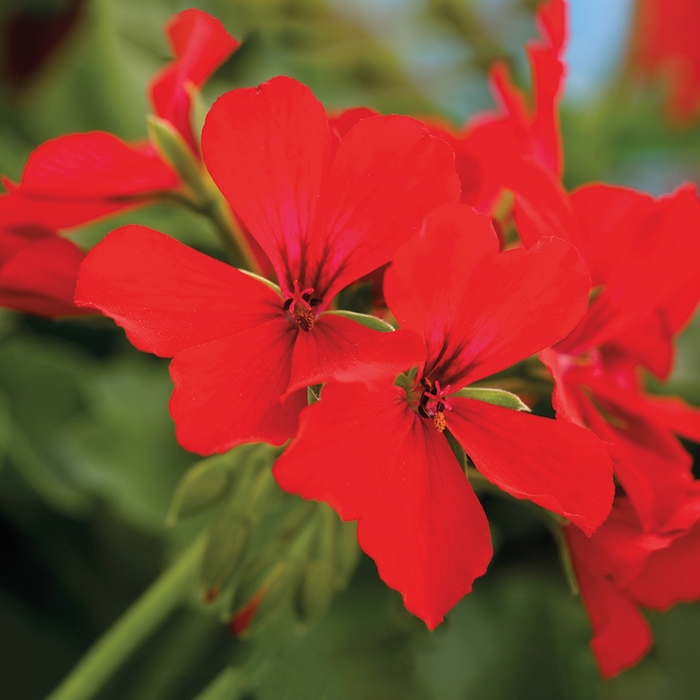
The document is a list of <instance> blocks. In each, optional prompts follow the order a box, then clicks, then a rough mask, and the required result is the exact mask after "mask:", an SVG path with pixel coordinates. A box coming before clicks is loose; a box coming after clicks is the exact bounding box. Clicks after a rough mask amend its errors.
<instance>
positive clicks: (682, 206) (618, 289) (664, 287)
mask: <svg viewBox="0 0 700 700" xmlns="http://www.w3.org/2000/svg"><path fill="white" fill-rule="evenodd" d="M655 204H656V205H655V207H654V208H653V210H652V211H651V213H650V214H649V215H648V216H646V217H644V218H643V219H642V221H641V224H640V223H639V219H638V218H636V217H635V218H634V220H633V222H631V223H630V222H625V223H627V224H628V225H629V226H632V225H633V224H636V225H635V226H634V228H633V229H632V232H631V234H630V235H629V237H628V238H627V241H628V243H629V244H628V245H627V246H626V247H625V249H624V250H625V254H624V255H619V256H618V258H617V260H616V261H615V263H616V264H615V265H614V266H611V267H610V269H609V272H608V275H607V279H606V280H605V285H606V287H605V289H604V291H603V293H602V294H601V295H600V296H599V297H597V298H596V299H595V300H594V301H593V303H592V304H591V308H590V310H589V312H588V314H587V315H586V317H585V319H584V321H583V323H581V324H580V325H579V327H578V328H577V329H576V331H575V332H574V333H572V335H571V336H570V337H569V338H568V339H567V340H566V342H565V343H564V344H563V345H562V346H561V349H563V350H565V351H566V350H567V349H569V350H573V349H574V348H588V347H591V346H594V345H599V344H601V343H603V342H606V341H609V340H611V339H614V338H615V337H616V335H617V334H619V333H621V332H623V331H625V330H626V329H627V328H630V327H632V326H634V325H635V324H636V323H638V322H640V321H641V320H643V319H644V318H645V317H646V316H647V315H648V314H650V313H653V311H654V309H656V308H657V307H659V306H662V305H664V304H665V303H666V302H667V301H669V300H670V299H671V298H673V297H674V296H675V295H676V294H677V293H678V292H679V290H680V289H682V287H683V286H684V285H686V284H688V283H689V282H690V283H691V284H692V288H693V289H695V288H696V283H695V281H696V280H697V278H698V276H700V247H698V246H697V241H696V239H695V230H696V229H697V227H698V226H700V200H699V199H698V197H697V195H696V194H695V189H694V187H692V186H686V187H683V188H681V189H679V190H677V191H676V192H675V193H674V194H673V195H670V196H668V197H665V198H662V199H660V200H659V201H658V202H656V203H655Z"/></svg>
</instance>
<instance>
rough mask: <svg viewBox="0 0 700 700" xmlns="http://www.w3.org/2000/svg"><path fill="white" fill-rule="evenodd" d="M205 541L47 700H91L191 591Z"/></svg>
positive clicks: (167, 573)
mask: <svg viewBox="0 0 700 700" xmlns="http://www.w3.org/2000/svg"><path fill="white" fill-rule="evenodd" d="M203 545H204V537H199V538H197V540H196V541H195V542H194V543H193V544H192V545H190V546H189V547H188V549H186V550H185V551H184V552H183V553H182V554H181V555H180V556H179V557H178V558H177V559H176V560H175V561H174V562H173V563H172V564H171V565H170V566H169V567H168V568H167V569H166V570H165V571H164V572H163V573H162V574H161V575H160V576H159V577H158V578H157V579H156V580H155V581H154V582H153V583H152V584H151V586H150V587H149V588H148V589H147V590H146V592H145V593H144V594H143V595H142V596H141V597H140V598H139V599H138V600H137V601H136V602H135V603H134V604H133V605H132V606H131V607H130V608H129V609H128V610H127V611H126V613H124V615H122V617H121V618H120V619H119V620H117V622H116V623H115V624H114V626H113V627H112V628H111V629H110V630H108V631H107V632H106V633H105V634H104V635H103V636H102V637H101V638H100V639H99V640H98V641H97V643H96V644H95V645H94V646H93V647H92V648H91V649H90V650H89V651H88V652H87V654H85V656H84V657H83V658H82V659H81V660H80V661H79V662H78V664H77V666H75V668H74V669H73V670H72V671H71V672H70V673H69V674H68V676H67V677H66V678H64V679H63V681H62V682H61V684H60V685H59V686H58V687H57V688H56V689H55V690H54V691H53V693H51V695H49V696H48V698H47V700H88V698H91V697H93V696H94V695H95V694H96V693H97V692H98V691H99V690H100V689H101V688H102V687H103V686H104V684H105V683H106V682H107V681H108V680H109V679H110V678H111V677H112V675H113V674H114V672H115V671H116V670H117V669H118V668H119V667H120V666H121V665H122V664H123V663H124V661H126V660H127V659H128V658H129V656H131V654H132V653H133V652H134V651H135V650H136V648H137V647H138V646H139V645H140V644H141V643H142V642H143V641H144V640H145V639H146V638H147V637H148V636H149V635H150V634H151V633H152V632H153V631H154V630H155V629H156V628H157V627H158V626H159V625H160V624H161V623H162V622H163V621H164V620H165V618H166V617H167V616H168V615H169V614H170V613H171V612H172V611H173V610H174V609H175V608H176V607H177V606H178V605H179V604H180V603H182V602H183V601H184V600H185V598H186V597H187V595H188V594H189V593H190V592H191V591H192V589H193V588H194V585H195V580H196V576H197V569H198V565H199V561H200V558H201V555H202V549H203Z"/></svg>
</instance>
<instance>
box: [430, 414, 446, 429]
mask: <svg viewBox="0 0 700 700" xmlns="http://www.w3.org/2000/svg"><path fill="white" fill-rule="evenodd" d="M433 423H434V425H435V430H437V431H438V433H444V432H445V427H446V426H447V422H446V421H445V414H444V413H443V412H442V411H438V412H437V413H436V414H435V415H434V416H433Z"/></svg>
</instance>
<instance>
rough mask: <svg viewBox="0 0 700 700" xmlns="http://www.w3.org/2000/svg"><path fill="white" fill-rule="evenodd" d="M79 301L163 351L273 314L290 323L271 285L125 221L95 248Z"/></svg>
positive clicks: (137, 341)
mask: <svg viewBox="0 0 700 700" xmlns="http://www.w3.org/2000/svg"><path fill="white" fill-rule="evenodd" d="M75 301H76V303H77V304H78V305H79V306H88V307H91V308H93V309H98V310H99V311H101V312H102V313H104V314H105V315H106V316H109V317H111V318H113V319H114V320H115V321H116V322H117V323H118V324H119V325H120V326H122V327H123V328H124V329H125V330H126V331H127V335H128V336H129V339H130V340H131V342H132V343H133V344H134V345H136V347H138V348H139V349H140V350H145V351H147V352H152V353H155V354H156V355H160V356H162V357H172V356H173V355H174V354H175V353H177V352H179V351H180V350H183V349H185V348H188V347H190V346H192V345H198V344H200V343H206V342H209V341H211V340H216V339H218V338H223V337H226V336H229V335H232V334H235V333H239V332H241V331H244V330H246V329H248V328H251V327H252V326H255V325H257V324H260V323H264V322H266V321H268V320H271V319H273V318H278V319H280V320H281V321H282V322H284V323H286V320H285V316H284V312H283V311H282V300H281V298H280V297H279V295H278V294H276V293H275V292H274V291H273V290H272V289H270V288H269V287H268V286H266V285H265V284H263V283H262V282H258V281H257V280H255V279H254V278H252V277H250V276H248V275H245V274H244V273H242V272H239V271H238V270H236V269H235V268H233V267H230V266H229V265H226V264H224V263H222V262H219V261H218V260H214V259H213V258H210V257H209V256H207V255H203V254H202V253H199V252H197V251H195V250H192V249H191V248H188V247H187V246H185V245H183V244H182V243H179V242H178V241H175V240H173V239H172V238H169V237H168V236H165V235H163V234H162V233H158V232H157V231H153V230H152V229H148V228H145V227H144V226H123V227H122V228H119V229H117V230H116V231H113V232H112V233H110V234H109V235H107V236H106V237H105V238H104V240H103V241H102V242H101V243H99V244H98V245H97V246H95V247H94V248H93V249H92V250H91V251H90V253H89V254H88V256H87V258H86V260H85V262H84V263H83V265H82V267H81V269H80V275H79V279H78V285H77V289H76V293H75ZM285 388H286V387H285Z"/></svg>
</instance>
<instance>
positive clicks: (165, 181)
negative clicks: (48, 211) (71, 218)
mask: <svg viewBox="0 0 700 700" xmlns="http://www.w3.org/2000/svg"><path fill="white" fill-rule="evenodd" d="M177 185H178V179H177V176H176V175H175V173H174V171H173V170H172V169H171V168H170V166H168V165H166V164H165V163H164V162H163V161H162V160H161V159H160V158H159V157H158V156H157V155H156V153H155V152H154V151H153V150H151V149H150V148H136V147H134V146H129V145H128V144H126V143H124V142H123V141H121V140H120V139H118V138H117V137H116V136H112V134H108V133H105V132H102V131H90V132H87V133H84V134H67V135H66V136H59V137H58V138H56V139H52V140H50V141H46V142H45V143H43V144H41V146H39V147H38V148H36V149H35V150H34V151H33V152H32V154H31V155H30V156H29V159H28V160H27V164H26V166H25V168H24V171H23V172H22V179H21V181H20V184H19V191H20V192H21V193H22V194H24V195H25V196H29V195H31V196H32V197H35V198H47V199H51V198H54V197H62V198H66V199H69V200H74V201H75V200H96V199H115V198H121V197H129V196H135V195H142V194H145V193H149V192H154V191H158V190H167V189H172V188H173V187H177Z"/></svg>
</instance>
